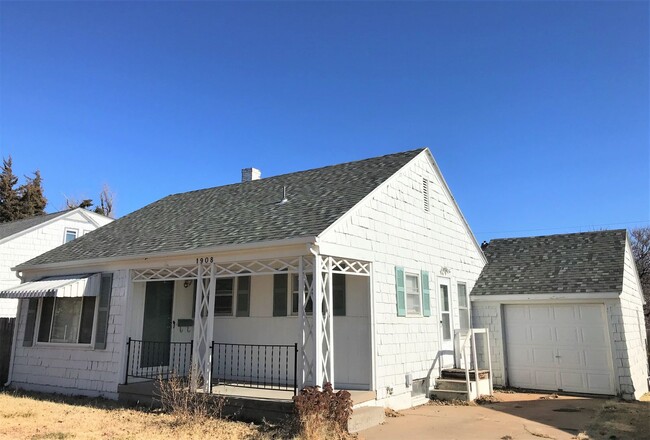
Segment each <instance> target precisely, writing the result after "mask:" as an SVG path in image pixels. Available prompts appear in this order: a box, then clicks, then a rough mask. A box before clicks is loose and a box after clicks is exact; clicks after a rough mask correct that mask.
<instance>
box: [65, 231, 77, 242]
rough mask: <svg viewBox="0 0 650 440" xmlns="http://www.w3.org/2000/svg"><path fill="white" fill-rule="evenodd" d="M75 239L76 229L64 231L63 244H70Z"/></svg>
mask: <svg viewBox="0 0 650 440" xmlns="http://www.w3.org/2000/svg"><path fill="white" fill-rule="evenodd" d="M75 238H77V230H76V229H66V230H65V239H64V240H65V241H64V243H68V242H71V241H72V240H74V239H75Z"/></svg>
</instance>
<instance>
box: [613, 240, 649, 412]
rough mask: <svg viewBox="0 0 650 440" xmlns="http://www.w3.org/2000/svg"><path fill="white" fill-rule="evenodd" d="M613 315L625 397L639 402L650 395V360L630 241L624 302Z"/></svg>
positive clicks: (626, 260)
mask: <svg viewBox="0 0 650 440" xmlns="http://www.w3.org/2000/svg"><path fill="white" fill-rule="evenodd" d="M609 313H610V319H611V323H610V326H611V327H612V330H613V336H614V345H615V347H614V363H615V368H616V370H617V376H618V377H617V380H618V382H619V384H620V393H621V397H623V398H626V399H638V398H639V397H641V396H642V395H643V394H644V393H647V392H648V356H647V344H646V333H645V328H644V319H643V295H642V293H641V286H640V283H639V278H638V274H637V270H636V266H635V263H634V257H633V256H632V251H631V249H630V245H629V241H628V242H627V243H626V246H625V265H624V271H623V291H622V292H621V296H620V301H619V302H618V303H617V304H616V305H614V306H612V307H611V311H610V312H609Z"/></svg>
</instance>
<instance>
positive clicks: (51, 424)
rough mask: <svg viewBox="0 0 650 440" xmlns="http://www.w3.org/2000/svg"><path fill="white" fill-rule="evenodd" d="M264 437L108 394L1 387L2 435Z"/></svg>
mask: <svg viewBox="0 0 650 440" xmlns="http://www.w3.org/2000/svg"><path fill="white" fill-rule="evenodd" d="M208 437H209V438H213V439H219V440H222V439H223V440H226V439H228V440H229V439H233V440H234V439H242V438H252V437H257V438H259V432H258V430H257V429H256V427H254V426H251V425H247V424H244V423H238V422H232V421H227V420H218V419H207V420H202V421H201V422H200V423H196V422H188V423H182V424H179V423H178V422H177V420H176V419H175V418H174V417H172V416H171V415H169V414H164V413H161V412H154V411H149V410H146V409H134V408H125V407H123V406H121V405H120V404H118V403H117V402H112V401H107V400H104V399H90V398H75V397H63V396H53V395H36V394H34V395H32V394H18V393H11V392H0V438H2V439H15V438H32V439H68V438H84V439H106V438H146V439H153V440H157V439H168V438H174V439H192V438H208Z"/></svg>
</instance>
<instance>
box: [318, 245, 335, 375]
mask: <svg viewBox="0 0 650 440" xmlns="http://www.w3.org/2000/svg"><path fill="white" fill-rule="evenodd" d="M332 296H333V288H332V258H331V257H323V256H321V255H316V256H315V257H314V326H315V328H316V333H315V338H314V339H315V350H314V352H315V356H314V358H315V361H316V385H319V386H323V385H324V384H325V383H327V382H330V383H331V384H332V386H334V350H333V348H334V345H333V343H334V338H333V330H334V329H333V327H332V315H333V312H332Z"/></svg>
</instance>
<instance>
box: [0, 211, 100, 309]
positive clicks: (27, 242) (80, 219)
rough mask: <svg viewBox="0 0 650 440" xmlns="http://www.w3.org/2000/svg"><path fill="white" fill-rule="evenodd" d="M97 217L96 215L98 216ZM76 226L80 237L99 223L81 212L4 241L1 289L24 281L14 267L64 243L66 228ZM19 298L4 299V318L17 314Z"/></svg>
mask: <svg viewBox="0 0 650 440" xmlns="http://www.w3.org/2000/svg"><path fill="white" fill-rule="evenodd" d="M95 217H97V219H96V221H97V222H99V223H100V224H105V223H108V222H110V221H111V220H110V219H108V218H105V217H101V216H95ZM95 217H93V218H95ZM67 228H70V229H75V230H76V231H77V233H78V237H80V236H81V235H83V234H84V233H85V232H90V231H92V230H95V229H96V228H97V227H96V226H95V225H94V224H93V223H92V222H90V221H88V219H86V218H85V217H84V216H83V215H81V214H80V213H74V214H72V215H69V216H63V217H61V218H57V219H55V220H54V221H52V222H51V223H47V224H45V225H44V226H42V227H39V228H37V229H34V230H32V231H29V232H27V233H18V234H16V236H15V237H14V238H10V239H9V240H7V241H6V242H4V243H1V244H0V261H2V264H1V265H0V289H7V288H10V287H14V286H17V285H19V284H20V278H18V277H17V276H16V273H15V272H14V271H12V270H11V268H12V267H15V266H17V265H18V264H20V263H22V262H24V261H27V260H30V259H31V258H34V257H36V256H37V255H40V254H42V253H44V252H47V251H49V250H50V249H54V248H55V247H57V246H61V245H62V244H63V243H64V239H65V237H64V235H65V230H66V229H67ZM17 307H18V300H16V299H0V318H13V317H15V316H16V310H17Z"/></svg>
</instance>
